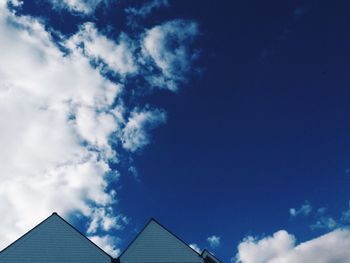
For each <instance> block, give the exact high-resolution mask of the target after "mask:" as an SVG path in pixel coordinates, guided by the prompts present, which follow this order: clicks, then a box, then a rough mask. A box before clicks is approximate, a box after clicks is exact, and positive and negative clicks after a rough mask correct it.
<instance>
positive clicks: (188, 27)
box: [143, 20, 198, 91]
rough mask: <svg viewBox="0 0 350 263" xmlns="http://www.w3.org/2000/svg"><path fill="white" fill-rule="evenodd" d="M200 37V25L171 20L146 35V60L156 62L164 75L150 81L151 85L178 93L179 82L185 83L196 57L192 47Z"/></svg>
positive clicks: (154, 77)
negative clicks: (190, 45) (194, 40)
mask: <svg viewBox="0 0 350 263" xmlns="http://www.w3.org/2000/svg"><path fill="white" fill-rule="evenodd" d="M197 35H198V26H197V24H196V23H194V22H188V21H185V20H174V21H170V22H167V23H164V24H163V25H160V26H155V27H153V28H152V29H150V30H148V31H147V32H146V34H145V37H144V39H143V53H144V55H145V60H146V61H147V60H152V61H153V62H154V64H155V65H156V67H157V68H158V69H159V70H160V71H161V73H162V74H161V75H158V76H152V77H149V78H148V81H149V82H150V83H151V85H153V86H158V87H160V88H168V89H170V90H173V91H176V90H177V88H178V87H177V82H181V81H184V75H186V73H188V72H189V71H190V69H191V64H192V63H191V62H192V61H193V59H194V58H195V57H196V52H193V51H192V52H191V50H190V49H189V44H190V43H191V42H192V40H193V39H194V37H196V36H197Z"/></svg>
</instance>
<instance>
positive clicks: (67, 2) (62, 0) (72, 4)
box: [49, 0, 111, 15]
mask: <svg viewBox="0 0 350 263" xmlns="http://www.w3.org/2000/svg"><path fill="white" fill-rule="evenodd" d="M49 1H50V2H51V4H52V5H53V7H54V8H56V9H65V10H67V11H70V12H73V13H77V14H82V15H90V14H92V13H93V12H94V11H95V10H96V8H97V7H98V6H100V5H102V4H105V5H107V4H108V3H109V2H110V1H111V0H49Z"/></svg>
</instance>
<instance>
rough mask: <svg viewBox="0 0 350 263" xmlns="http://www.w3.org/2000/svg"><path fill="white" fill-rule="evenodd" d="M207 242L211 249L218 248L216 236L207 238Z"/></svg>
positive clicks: (218, 243) (218, 239)
mask: <svg viewBox="0 0 350 263" xmlns="http://www.w3.org/2000/svg"><path fill="white" fill-rule="evenodd" d="M207 241H208V243H209V246H210V247H211V248H217V247H218V246H220V242H221V241H220V237H219V236H216V235H212V236H210V237H208V238H207Z"/></svg>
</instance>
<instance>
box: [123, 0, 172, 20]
mask: <svg viewBox="0 0 350 263" xmlns="http://www.w3.org/2000/svg"><path fill="white" fill-rule="evenodd" d="M168 5H169V1H168V0H152V1H149V2H146V3H144V4H143V5H142V6H140V7H129V8H126V9H125V12H126V13H128V14H132V15H134V16H141V17H145V16H148V15H149V14H150V13H152V11H153V10H155V9H157V8H160V7H162V6H168Z"/></svg>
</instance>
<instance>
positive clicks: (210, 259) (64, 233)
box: [0, 213, 222, 263]
mask: <svg viewBox="0 0 350 263" xmlns="http://www.w3.org/2000/svg"><path fill="white" fill-rule="evenodd" d="M28 240H30V242H27V241H28ZM14 248H16V249H14ZM91 248H95V249H91ZM67 251H68V252H67ZM72 251H74V253H73V257H74V256H76V255H78V254H79V253H80V254H82V256H80V257H81V258H84V257H85V259H81V260H83V261H84V262H85V263H89V262H94V263H99V262H108V263H109V262H112V263H141V262H142V263H145V262H152V263H157V262H158V263H167V262H169V263H173V262H174V260H175V261H176V262H178V263H181V262H183V263H222V262H221V261H220V260H219V259H218V258H216V257H215V256H214V255H213V254H212V253H210V252H209V251H208V250H206V249H205V250H204V251H203V252H202V253H201V254H199V253H198V252H197V251H195V250H194V249H192V248H191V247H190V246H189V245H188V244H187V243H186V242H185V241H183V240H182V239H181V238H180V237H178V236H177V235H175V234H174V233H173V232H171V231H170V230H169V229H167V228H166V227H164V226H163V225H162V224H160V223H159V222H158V221H157V220H155V219H154V218H151V219H150V220H149V221H148V223H147V224H146V225H145V226H144V227H143V229H142V230H141V231H140V232H139V233H138V234H137V235H136V237H135V238H134V239H133V240H132V242H130V244H129V245H128V246H127V248H126V249H125V250H124V251H123V252H122V254H121V255H120V256H119V257H118V258H116V259H113V258H112V257H111V256H110V255H109V254H108V253H106V252H105V251H104V250H103V249H101V248H100V247H99V246H97V245H96V244H95V243H93V242H92V241H91V240H90V239H88V238H87V237H86V236H85V235H84V234H82V233H81V232H80V231H79V230H77V229H76V228H75V227H74V226H72V225H71V224H70V223H68V222H67V221H66V220H65V219H63V218H62V217H61V216H59V215H58V214H57V213H53V214H52V215H51V216H49V217H48V218H46V219H45V220H44V221H42V222H41V223H40V224H38V225H37V226H35V227H34V228H32V229H31V230H29V231H28V232H27V233H25V234H24V235H23V236H21V237H20V238H18V239H17V240H16V241H14V242H13V243H12V244H10V245H9V246H7V247H6V248H4V249H3V250H2V251H0V263H2V262H6V263H8V262H11V263H12V262H16V263H17V262H22V263H26V262H33V259H32V258H30V256H31V255H32V257H37V258H35V260H34V261H35V262H36V263H41V262H49V261H48V260H47V258H48V257H53V256H52V255H57V253H59V257H60V260H59V262H65V263H68V262H71V261H69V260H71V259H67V258H64V256H65V255H64V254H65V253H66V254H72ZM35 253H36V254H35ZM34 254H35V255H34ZM33 255H34V256H33ZM67 257H68V255H67ZM94 257H96V258H99V260H96V258H94ZM86 258H88V260H87V261H86ZM4 259H5V260H4ZM72 260H73V259H72ZM55 262H57V260H56V261H55ZM72 262H75V263H77V260H75V261H74V260H73V261H72ZM79 262H80V261H79Z"/></svg>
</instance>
